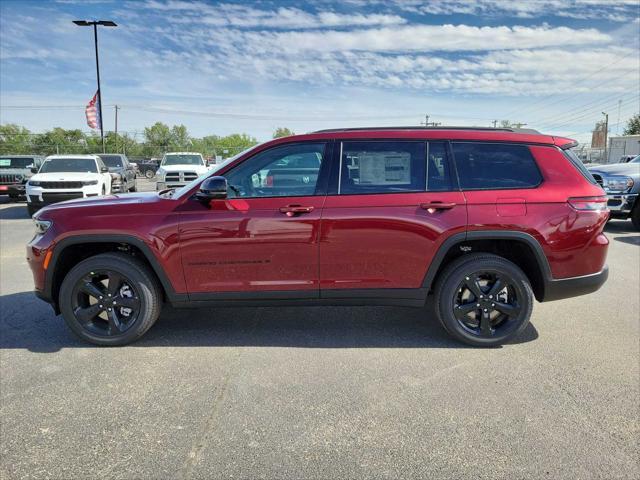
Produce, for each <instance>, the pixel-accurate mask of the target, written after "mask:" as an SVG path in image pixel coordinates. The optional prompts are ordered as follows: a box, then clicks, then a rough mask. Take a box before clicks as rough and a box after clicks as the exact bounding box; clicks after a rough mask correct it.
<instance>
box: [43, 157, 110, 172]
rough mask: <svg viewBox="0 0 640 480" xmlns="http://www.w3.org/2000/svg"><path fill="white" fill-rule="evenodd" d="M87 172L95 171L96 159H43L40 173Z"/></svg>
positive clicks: (96, 170)
mask: <svg viewBox="0 0 640 480" xmlns="http://www.w3.org/2000/svg"><path fill="white" fill-rule="evenodd" d="M54 172H87V173H97V172H98V168H97V167H96V161H95V160H93V159H91V158H54V159H51V160H45V161H44V163H43V164H42V167H40V173H54Z"/></svg>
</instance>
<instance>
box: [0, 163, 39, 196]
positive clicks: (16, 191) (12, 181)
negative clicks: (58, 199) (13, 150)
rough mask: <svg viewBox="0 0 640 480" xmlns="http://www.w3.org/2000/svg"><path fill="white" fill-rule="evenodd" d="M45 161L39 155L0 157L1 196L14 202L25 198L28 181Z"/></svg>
mask: <svg viewBox="0 0 640 480" xmlns="http://www.w3.org/2000/svg"><path fill="white" fill-rule="evenodd" d="M43 161H44V157H42V156H39V155H0V195H9V198H11V199H12V200H17V199H18V198H20V197H24V195H25V188H26V184H27V180H29V178H31V176H32V175H33V174H34V171H36V172H37V170H38V168H40V165H42V162H43Z"/></svg>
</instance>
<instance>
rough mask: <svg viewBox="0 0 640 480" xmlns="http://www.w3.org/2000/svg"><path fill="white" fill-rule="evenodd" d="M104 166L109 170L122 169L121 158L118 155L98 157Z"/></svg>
mask: <svg viewBox="0 0 640 480" xmlns="http://www.w3.org/2000/svg"><path fill="white" fill-rule="evenodd" d="M99 156H100V158H101V159H102V161H103V162H104V164H105V165H106V166H107V167H109V168H122V157H121V156H120V155H99Z"/></svg>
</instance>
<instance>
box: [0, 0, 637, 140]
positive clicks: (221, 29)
mask: <svg viewBox="0 0 640 480" xmlns="http://www.w3.org/2000/svg"><path fill="white" fill-rule="evenodd" d="M639 8H640V7H639V6H638V2H637V1H636V0H520V1H513V2H511V1H508V0H466V1H462V0H451V1H429V2H426V1H423V2H419V1H412V0H403V1H401V0H395V1H394V0H380V1H375V0H373V1H361V0H344V1H341V2H331V1H315V2H308V3H305V2H274V1H257V2H232V1H229V2H227V1H225V2H213V1H194V2H191V1H186V0H139V1H110V0H82V1H76V0H58V1H50V2H47V1H11V0H9V1H7V0H3V1H2V2H1V3H0V61H1V65H0V67H1V68H0V122H2V123H8V122H14V123H19V124H22V125H25V126H26V127H28V128H30V129H32V130H34V131H43V130H46V129H49V128H52V127H54V126H62V127H65V128H81V129H83V130H88V127H87V126H86V123H85V121H84V105H85V104H86V103H87V101H88V100H89V99H90V98H91V96H92V95H93V93H94V91H95V65H94V53H93V42H92V32H91V30H90V29H89V28H80V27H76V26H75V25H73V24H72V23H71V20H73V19H110V20H114V21H115V22H117V23H118V24H119V27H118V28H111V29H109V28H103V29H101V31H100V54H101V58H100V59H101V76H102V90H103V102H104V104H105V107H104V117H105V128H107V129H112V128H113V117H114V115H113V110H114V109H113V105H114V104H118V105H119V106H120V107H121V110H120V116H119V129H120V130H121V131H123V130H124V131H128V132H132V133H135V132H141V131H142V130H143V128H144V127H145V126H148V125H150V124H152V123H153V122H155V121H163V122H166V123H169V124H178V123H182V124H185V125H187V127H188V128H189V130H190V132H191V133H192V134H193V135H197V136H202V135H207V134H218V135H225V134H228V133H233V132H247V133H250V134H252V135H254V136H256V137H258V138H259V139H261V140H262V139H266V138H269V137H270V134H271V132H272V131H273V130H274V129H275V128H276V127H277V126H287V127H289V128H291V129H293V130H294V131H296V132H306V131H311V130H315V129H321V128H329V127H338V126H363V125H365V126H369V125H412V124H413V125H415V124H418V123H419V122H420V121H421V120H423V119H424V115H425V114H429V115H430V121H436V122H441V123H443V124H449V125H485V126H489V125H491V122H492V120H503V119H509V120H511V121H520V122H525V123H527V124H528V125H529V126H530V127H532V128H538V129H540V130H543V131H545V132H550V133H556V134H564V135H569V134H571V135H572V136H573V137H574V138H578V139H580V140H585V139H587V138H590V133H589V132H590V130H591V129H592V128H593V125H594V123H595V122H596V121H597V120H599V119H600V118H601V117H602V115H601V112H602V111H607V112H608V113H609V114H610V123H611V124H612V125H611V131H612V133H614V134H615V133H616V131H618V130H619V131H621V130H622V127H623V122H624V121H625V120H626V119H627V118H628V117H629V116H630V115H632V114H633V113H634V112H638V111H639V110H640V100H639V94H640V63H639V62H640V58H639V56H640V53H639V52H640V47H639V42H640V38H639V37H640V33H639V31H640V23H639V20H638V19H639V15H640V10H639ZM620 100H621V101H622V102H619V101H620ZM618 111H620V120H619V121H618Z"/></svg>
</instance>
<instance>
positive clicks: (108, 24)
mask: <svg viewBox="0 0 640 480" xmlns="http://www.w3.org/2000/svg"><path fill="white" fill-rule="evenodd" d="M73 23H75V24H76V25H78V26H79V27H88V26H92V27H93V43H94V45H95V49H96V77H97V80H98V115H99V116H100V139H101V140H102V153H106V150H105V144H104V118H103V117H102V89H101V88H100V61H99V59H98V25H102V26H103V27H117V26H118V25H117V24H116V23H115V22H112V21H111V20H97V21H95V20H94V21H87V20H74V21H73Z"/></svg>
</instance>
